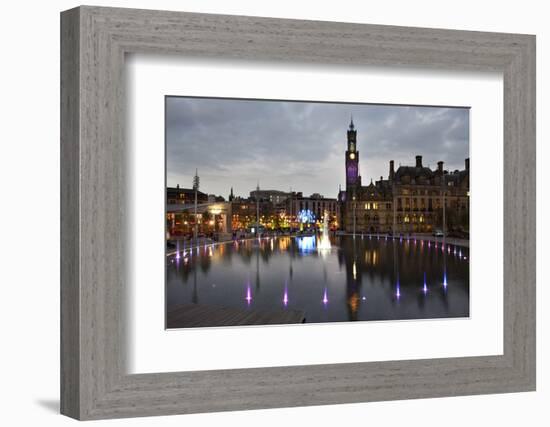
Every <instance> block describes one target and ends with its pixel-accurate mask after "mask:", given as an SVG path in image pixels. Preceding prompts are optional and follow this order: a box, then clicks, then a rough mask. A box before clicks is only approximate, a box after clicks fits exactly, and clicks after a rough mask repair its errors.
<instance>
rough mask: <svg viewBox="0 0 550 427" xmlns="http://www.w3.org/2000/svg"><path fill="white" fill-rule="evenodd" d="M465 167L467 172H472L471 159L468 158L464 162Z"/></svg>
mask: <svg viewBox="0 0 550 427" xmlns="http://www.w3.org/2000/svg"><path fill="white" fill-rule="evenodd" d="M464 166H465V167H466V170H467V171H469V170H470V158H469V157H468V158H467V159H466V160H464Z"/></svg>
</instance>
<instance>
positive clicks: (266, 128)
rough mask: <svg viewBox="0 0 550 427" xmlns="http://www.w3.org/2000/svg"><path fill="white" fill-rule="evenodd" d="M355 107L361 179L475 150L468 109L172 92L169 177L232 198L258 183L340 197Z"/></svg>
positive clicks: (460, 162)
mask: <svg viewBox="0 0 550 427" xmlns="http://www.w3.org/2000/svg"><path fill="white" fill-rule="evenodd" d="M352 114H353V121H354V123H355V128H356V129H357V149H358V150H359V170H360V174H361V176H362V180H363V185H368V184H369V183H370V180H371V178H372V179H373V180H377V179H380V176H383V177H384V179H387V177H388V170H389V161H390V160H394V161H395V167H396V169H397V168H398V167H399V165H403V166H408V165H412V166H414V164H415V158H414V157H415V155H417V154H420V155H422V157H423V164H424V165H425V166H429V167H431V168H432V169H435V168H436V166H437V162H438V161H439V160H443V161H444V162H445V169H448V170H451V171H452V170H455V169H464V159H465V158H466V157H469V110H468V109H467V108H441V107H416V106H414V107H406V106H388V105H366V104H335V103H313V102H286V101H285V102H280V101H251V100H232V99H215V98H185V97H169V98H167V100H166V163H167V171H166V173H167V185H168V186H170V187H172V186H173V187H175V186H176V184H179V185H180V187H187V188H190V187H191V186H192V179H193V175H194V173H195V169H198V172H199V176H200V190H201V191H203V192H205V193H208V194H216V195H221V196H223V197H225V198H226V199H227V196H228V195H229V192H230V189H231V187H233V191H234V193H235V195H238V196H248V194H249V192H250V191H251V190H253V189H255V187H256V184H257V182H258V181H259V183H260V188H262V189H266V190H267V189H269V190H283V191H289V190H290V188H292V190H293V191H302V192H303V193H304V196H309V195H310V194H312V193H320V194H322V195H324V196H325V197H336V195H337V193H338V185H339V184H341V185H342V188H345V176H344V172H345V171H344V152H345V150H346V146H347V139H346V131H347V128H348V125H349V122H350V116H351V115H352Z"/></svg>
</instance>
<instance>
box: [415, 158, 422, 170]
mask: <svg viewBox="0 0 550 427" xmlns="http://www.w3.org/2000/svg"><path fill="white" fill-rule="evenodd" d="M416 167H417V168H421V167H422V156H416Z"/></svg>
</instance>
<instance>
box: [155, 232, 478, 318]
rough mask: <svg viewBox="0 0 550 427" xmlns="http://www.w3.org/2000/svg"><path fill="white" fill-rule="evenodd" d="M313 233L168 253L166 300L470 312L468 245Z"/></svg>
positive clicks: (383, 312)
mask: <svg viewBox="0 0 550 427" xmlns="http://www.w3.org/2000/svg"><path fill="white" fill-rule="evenodd" d="M331 243H332V248H331V249H330V250H325V251H319V250H318V248H317V246H318V244H319V239H318V238H317V237H315V236H305V237H288V236H285V237H274V238H271V237H270V238H263V239H250V240H243V241H235V242H228V243H222V244H214V245H211V244H207V245H201V246H200V247H199V248H194V249H193V250H192V251H190V250H189V249H188V248H180V249H181V250H182V255H181V256H180V257H179V259H176V257H175V256H170V257H168V258H167V274H166V278H167V286H166V298H167V306H168V308H170V306H173V305H176V304H190V303H195V304H205V305H212V306H223V307H232V308H239V309H244V310H248V309H259V310H270V311H273V310H288V309H298V310H303V311H304V312H305V316H306V322H307V323H319V322H342V321H355V320H398V319H427V318H445V317H467V316H469V250H468V248H464V247H459V246H454V245H446V246H445V247H444V248H443V247H442V244H441V243H434V242H430V243H428V241H422V240H414V239H410V240H407V239H402V240H399V239H395V240H392V239H387V238H385V237H380V238H377V237H375V236H373V237H371V238H369V237H368V236H365V237H364V238H361V237H360V236H358V237H357V238H355V239H354V238H353V237H352V236H341V237H332V238H331Z"/></svg>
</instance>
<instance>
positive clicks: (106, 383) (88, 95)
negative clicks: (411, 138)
mask: <svg viewBox="0 0 550 427" xmlns="http://www.w3.org/2000/svg"><path fill="white" fill-rule="evenodd" d="M61 28H62V29H61V37H62V64H61V65H62V67H61V69H62V74H61V77H62V93H61V117H62V132H61V133H62V138H61V160H62V175H61V181H62V182H61V187H62V195H61V196H62V197H61V199H62V202H61V211H62V218H61V222H62V227H61V228H62V237H61V246H62V265H61V275H62V283H61V289H62V295H61V296H62V303H61V310H62V330H61V333H62V348H61V351H62V378H61V389H62V390H61V400H62V413H64V414H66V415H69V416H71V417H74V418H78V419H99V418H115V417H130V416H148V415H163V414H180V413H194V412H212V411H227V410H243V409H257V408H273V407H282V406H303V405H321V404H335V403H347V402H364V401H379V400H390V399H410V398H422V397H437V396H456V395H465V394H481V393H502V392H515V391H527V390H534V388H535V38H534V36H529V35H518V34H501V33H499V34H497V33H483V32H470V31H451V30H439V29H424V28H406V27H391V26H378V25H360V24H344V23H334V22H316V21H301V20H282V19H269V18H255V17H242V16H224V15H207V14H194V13H181V12H163V11H146V10H132V9H112V8H96V7H80V8H77V9H74V10H71V11H67V12H63V13H62V26H61ZM127 53H151V54H166V53H168V54H175V55H183V56H185V57H203V58H209V57H210V58H224V59H238V60H241V59H242V60H262V61H288V62H292V63H293V64H297V65H300V64H303V65H307V64H324V65H328V66H340V67H341V66H344V67H346V68H349V67H361V66H363V65H389V66H392V67H400V66H406V67H419V68H436V69H447V70H487V71H500V72H502V73H503V75H504V126H505V127H504V170H505V176H504V230H503V232H504V308H503V311H504V354H503V355H501V356H487V357H467V358H448V359H428V360H413V361H399V362H369V363H351V364H349V363H346V364H332V365H314V366H292V367H276V368H255V369H234V370H221V371H203V372H179V373H158V374H139V375H128V374H127V373H126V369H125V357H126V354H125V351H126V345H125V344H126V337H127V334H126V327H127V325H126V324H125V297H126V290H127V289H126V285H127V281H128V280H129V277H130V275H131V271H129V266H128V265H127V264H126V257H125V256H124V255H125V253H126V252H125V251H126V245H127V244H128V237H129V236H128V235H127V233H126V229H125V223H124V218H125V216H126V214H125V212H126V200H125V191H124V190H125V188H126V187H127V185H129V182H127V180H128V175H127V170H128V168H129V165H128V164H126V158H127V154H128V153H127V149H128V147H127V145H126V143H125V138H124V135H125V133H124V132H125V129H124V121H125V112H124V103H125V81H124V56H125V54H127ZM159 143H162V141H159Z"/></svg>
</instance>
